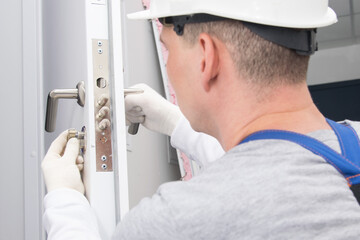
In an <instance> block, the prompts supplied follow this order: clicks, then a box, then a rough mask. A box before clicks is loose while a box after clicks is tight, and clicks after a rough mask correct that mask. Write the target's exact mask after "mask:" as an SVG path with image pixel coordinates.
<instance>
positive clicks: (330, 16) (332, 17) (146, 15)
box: [127, 8, 337, 28]
mask: <svg viewBox="0 0 360 240" xmlns="http://www.w3.org/2000/svg"><path fill="white" fill-rule="evenodd" d="M196 13H207V14H210V15H215V16H219V17H225V18H230V19H234V20H240V21H245V22H253V23H257V24H264V25H270V26H279V27H287V28H318V27H325V26H328V25H331V24H333V23H336V22H337V17H336V13H335V12H334V10H332V9H331V8H328V9H327V12H326V13H325V14H324V15H323V17H322V18H320V19H302V21H299V20H296V19H295V20H293V21H286V22H285V21H284V19H272V18H266V17H265V18H259V17H258V16H252V15H242V16H241V15H239V14H238V13H237V12H235V11H234V12H233V13H232V12H231V10H229V11H227V14H223V13H222V11H218V12H213V11H209V10H205V9H203V10H202V11H194V12H188V13H182V12H179V13H177V14H175V15H185V14H196ZM168 16H174V15H173V14H169V13H164V12H163V13H161V12H158V13H156V14H154V13H152V12H151V11H150V10H149V9H148V10H143V11H139V12H135V13H130V14H128V15H127V17H128V18H129V19H134V20H136V19H138V20H145V19H156V18H161V17H168Z"/></svg>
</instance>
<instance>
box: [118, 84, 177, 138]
mask: <svg viewBox="0 0 360 240" xmlns="http://www.w3.org/2000/svg"><path fill="white" fill-rule="evenodd" d="M131 88H137V89H143V90H144V92H143V93H140V94H129V95H127V96H126V97H125V110H126V124H127V125H130V123H141V124H143V125H144V126H145V127H146V128H147V129H149V130H152V131H155V132H159V133H162V134H165V135H168V136H171V133H172V132H173V130H174V128H175V126H176V124H177V123H178V121H179V120H180V117H181V115H182V113H181V111H180V109H179V107H178V106H176V105H174V104H172V103H170V102H169V101H167V100H166V99H165V98H163V97H162V96H160V95H159V94H158V93H157V92H155V91H154V90H153V89H152V88H150V87H149V86H147V85H146V84H143V83H142V84H137V85H134V86H132V87H131Z"/></svg>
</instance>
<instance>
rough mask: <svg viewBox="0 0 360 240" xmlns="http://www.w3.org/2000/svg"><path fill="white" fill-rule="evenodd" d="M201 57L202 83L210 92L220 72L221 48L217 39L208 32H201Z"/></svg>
mask: <svg viewBox="0 0 360 240" xmlns="http://www.w3.org/2000/svg"><path fill="white" fill-rule="evenodd" d="M199 44H200V50H201V53H202V58H201V65H200V70H201V79H200V81H201V85H202V87H203V89H204V90H205V91H206V92H208V91H210V89H211V87H212V85H213V84H214V83H215V82H216V80H217V76H218V72H219V52H218V51H219V48H218V47H217V41H216V39H214V38H213V37H211V36H210V35H209V34H207V33H201V34H200V36H199Z"/></svg>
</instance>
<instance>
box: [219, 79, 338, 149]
mask: <svg viewBox="0 0 360 240" xmlns="http://www.w3.org/2000/svg"><path fill="white" fill-rule="evenodd" d="M273 92H274V94H272V95H270V96H269V97H268V98H267V99H266V100H263V101H260V102H257V103H255V104H252V105H251V104H249V103H247V102H246V101H245V100H244V101H242V102H241V104H240V105H241V106H239V105H232V106H231V107H230V108H232V110H230V109H226V111H228V112H229V111H231V112H234V113H235V114H233V115H232V116H230V118H229V117H228V118H223V119H221V121H222V125H221V126H223V128H219V129H220V131H219V135H218V136H217V138H218V140H219V142H220V143H221V145H222V146H223V148H224V149H225V151H228V150H230V149H231V148H233V147H234V146H236V145H237V144H239V143H240V142H241V141H242V140H243V139H244V138H246V137H247V136H248V135H250V134H252V133H254V132H257V131H261V130H266V129H278V130H287V131H293V132H297V133H302V134H307V133H309V132H312V131H315V130H320V129H331V128H330V126H329V125H328V124H327V122H326V120H325V118H324V116H323V115H322V114H321V113H320V112H319V110H318V109H317V108H316V106H315V105H314V103H313V101H312V99H311V96H310V93H309V91H308V88H307V86H306V84H304V85H302V86H296V87H289V86H286V87H284V86H282V87H279V88H277V89H275V90H274V91H273ZM253 102H254V101H253ZM239 109H241V110H239ZM222 116H226V115H225V114H223V115H222ZM227 116H229V115H227ZM221 121H220V122H221Z"/></svg>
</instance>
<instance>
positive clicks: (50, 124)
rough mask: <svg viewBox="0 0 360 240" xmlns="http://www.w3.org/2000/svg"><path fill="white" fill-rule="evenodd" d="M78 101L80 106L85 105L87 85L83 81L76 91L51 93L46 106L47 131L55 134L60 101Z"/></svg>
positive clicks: (65, 90) (67, 90)
mask: <svg viewBox="0 0 360 240" xmlns="http://www.w3.org/2000/svg"><path fill="white" fill-rule="evenodd" d="M61 98H63V99H77V102H78V104H79V105H80V106H81V107H83V106H84V104H85V83H84V82H83V81H81V82H79V83H78V84H77V85H76V88H75V89H54V90H52V91H51V92H49V95H48V99H47V106H46V120H45V130H46V131H47V132H53V131H54V130H55V125H56V115H57V108H58V100H59V99H61Z"/></svg>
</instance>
